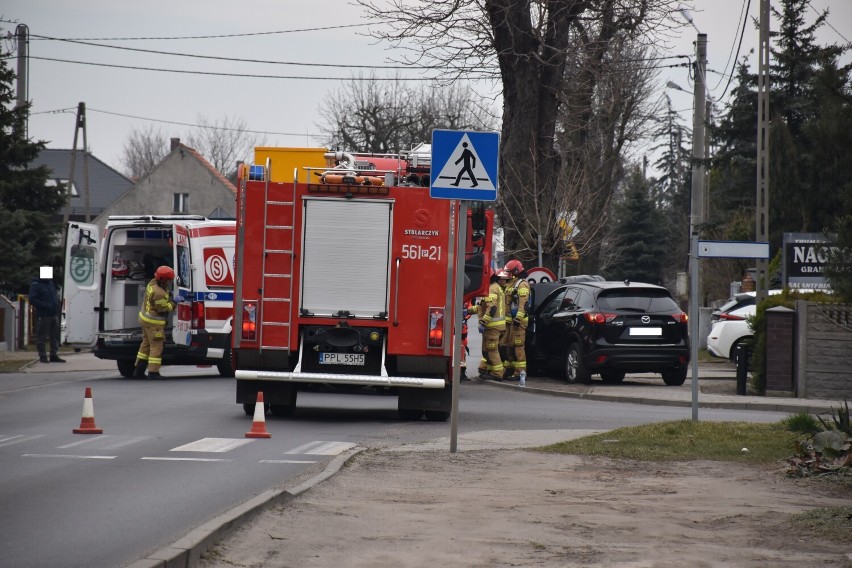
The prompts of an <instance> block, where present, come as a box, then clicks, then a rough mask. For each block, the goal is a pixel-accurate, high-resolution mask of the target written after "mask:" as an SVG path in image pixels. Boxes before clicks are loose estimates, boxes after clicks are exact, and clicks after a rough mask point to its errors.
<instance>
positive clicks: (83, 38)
mask: <svg viewBox="0 0 852 568" xmlns="http://www.w3.org/2000/svg"><path fill="white" fill-rule="evenodd" d="M2 21H4V20H0V22H2ZM9 23H16V22H9ZM370 25H372V24H369V23H364V24H344V25H341V26H324V27H318V28H302V29H295V30H277V31H271V32H247V33H242V34H216V35H212V34H211V35H197V36H159V37H158V36H151V37H78V38H66V39H68V40H78V41H137V40H141V41H147V40H184V39H224V38H234V37H254V36H264V35H280V34H294V33H302V32H319V31H326V30H339V29H343V28H359V27H364V26H370ZM35 37H36V39H51V38H41V37H40V36H35Z"/></svg>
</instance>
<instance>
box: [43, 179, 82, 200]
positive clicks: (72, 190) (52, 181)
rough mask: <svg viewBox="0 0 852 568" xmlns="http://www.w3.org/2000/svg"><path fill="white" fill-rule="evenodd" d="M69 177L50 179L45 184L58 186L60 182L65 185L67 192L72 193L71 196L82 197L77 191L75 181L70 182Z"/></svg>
mask: <svg viewBox="0 0 852 568" xmlns="http://www.w3.org/2000/svg"><path fill="white" fill-rule="evenodd" d="M68 181H69V180H67V179H49V180H47V181H46V182H45V184H44V185H45V186H47V187H56V186H58V185H59V184H64V185H65V193H67V194H68V195H70V196H71V197H80V194H79V193H78V192H77V186H76V185H75V184H73V183H68Z"/></svg>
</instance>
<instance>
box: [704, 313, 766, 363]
mask: <svg viewBox="0 0 852 568" xmlns="http://www.w3.org/2000/svg"><path fill="white" fill-rule="evenodd" d="M756 312H757V306H756V305H755V304H750V305H746V306H743V307H741V308H737V309H735V310H732V311H729V312H722V313H720V314H719V319H717V320H716V321H714V322H713V323H712V325H711V327H710V335H708V336H707V351H709V352H710V354H711V355H713V356H714V357H721V358H723V359H730V360H731V361H733V360H734V355H735V354H736V349H737V345H739V344H740V343H741V342H742V341H744V340H747V339H751V338H752V336H753V335H754V332H753V331H752V329H751V326H749V323H748V319H747V318H748V317H749V316H753V315H754V314H755V313H756Z"/></svg>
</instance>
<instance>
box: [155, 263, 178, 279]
mask: <svg viewBox="0 0 852 568" xmlns="http://www.w3.org/2000/svg"><path fill="white" fill-rule="evenodd" d="M154 278H156V279H157V280H174V279H175V271H174V270H172V269H171V268H169V267H168V266H161V267H159V268H158V269H157V271H156V272H154Z"/></svg>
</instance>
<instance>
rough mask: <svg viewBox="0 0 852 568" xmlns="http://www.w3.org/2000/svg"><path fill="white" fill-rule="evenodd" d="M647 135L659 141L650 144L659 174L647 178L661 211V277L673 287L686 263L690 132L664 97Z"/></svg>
mask: <svg viewBox="0 0 852 568" xmlns="http://www.w3.org/2000/svg"><path fill="white" fill-rule="evenodd" d="M651 135H652V137H653V139H655V140H662V142H661V143H660V144H659V145H657V146H656V147H654V151H656V152H660V157H659V158H658V159H657V161H656V162H654V167H655V168H656V169H657V170H658V171H660V172H662V175H660V177H659V178H656V179H654V180H652V181H651V192H650V197H651V200H652V203H653V204H654V206H655V207H656V208H657V209H658V210H659V211H660V212H661V214H662V222H663V224H664V226H665V228H666V235H665V243H666V248H667V250H668V251H670V252H669V254H667V255H666V256H665V258H664V262H663V267H662V270H663V278H662V280H663V282H665V283H666V284H667V285H668V286H673V285H674V283H675V282H676V277H677V273H678V272H682V271H684V270H686V267H687V263H688V262H687V261H688V254H689V208H690V200H689V197H690V193H691V188H692V165H691V162H692V150H691V148H689V147H687V146H686V145H687V144H689V142H690V140H691V136H692V133H691V132H690V130H689V128H687V127H686V126H684V125H683V124H682V123H681V117H680V114H679V113H678V112H677V111H676V110H674V109H673V108H672V104H671V100H670V99H669V98H668V97H666V109H665V114H664V115H663V118H662V120H661V121H660V123H659V126H658V128H657V129H656V130H654V131H653V132H652V134H651Z"/></svg>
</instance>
